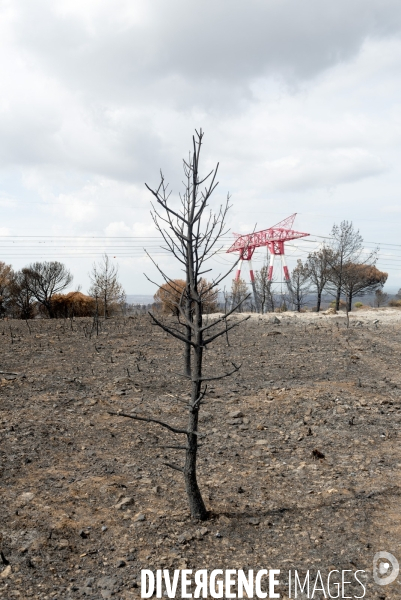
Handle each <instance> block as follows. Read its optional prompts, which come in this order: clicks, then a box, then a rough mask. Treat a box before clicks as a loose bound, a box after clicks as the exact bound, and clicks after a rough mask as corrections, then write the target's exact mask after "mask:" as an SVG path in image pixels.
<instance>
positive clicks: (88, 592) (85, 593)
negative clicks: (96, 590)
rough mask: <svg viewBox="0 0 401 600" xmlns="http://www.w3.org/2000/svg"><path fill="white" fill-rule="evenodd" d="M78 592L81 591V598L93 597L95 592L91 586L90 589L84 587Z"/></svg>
mask: <svg viewBox="0 0 401 600" xmlns="http://www.w3.org/2000/svg"><path fill="white" fill-rule="evenodd" d="M71 589H72V588H71ZM76 591H79V593H80V595H81V596H92V592H93V590H92V588H91V587H89V586H88V587H87V586H84V587H81V588H78V589H77V590H76Z"/></svg>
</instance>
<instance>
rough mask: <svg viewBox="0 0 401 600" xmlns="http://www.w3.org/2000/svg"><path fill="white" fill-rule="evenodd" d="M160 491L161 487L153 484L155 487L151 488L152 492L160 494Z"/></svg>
mask: <svg viewBox="0 0 401 600" xmlns="http://www.w3.org/2000/svg"><path fill="white" fill-rule="evenodd" d="M161 491H162V489H161V487H160V485H155V487H154V488H152V492H153V493H154V494H160V492H161Z"/></svg>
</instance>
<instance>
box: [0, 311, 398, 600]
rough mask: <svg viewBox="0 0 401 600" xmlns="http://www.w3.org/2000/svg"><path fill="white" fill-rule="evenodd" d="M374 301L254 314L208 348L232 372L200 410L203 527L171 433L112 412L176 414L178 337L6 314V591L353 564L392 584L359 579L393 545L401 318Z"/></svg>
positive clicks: (184, 395)
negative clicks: (363, 308)
mask: <svg viewBox="0 0 401 600" xmlns="http://www.w3.org/2000/svg"><path fill="white" fill-rule="evenodd" d="M378 314H379V313H377V312H375V311H372V312H371V316H370V317H369V318H363V319H360V320H359V321H358V318H357V316H355V317H354V316H352V317H351V318H350V327H349V328H347V327H346V319H345V318H344V317H342V316H338V315H332V316H331V315H330V316H320V315H315V316H313V317H309V318H305V315H302V314H301V315H295V314H294V313H284V314H282V315H280V318H279V319H277V318H276V317H274V318H273V319H272V318H271V317H269V315H265V316H257V315H254V316H252V317H251V319H250V320H249V321H247V322H246V323H244V324H242V325H241V327H238V328H235V329H234V330H233V331H232V332H230V333H229V335H228V338H226V337H225V336H222V337H220V338H219V339H218V340H217V341H216V343H215V344H214V345H213V346H210V347H209V348H208V349H207V350H206V351H205V371H207V372H208V373H211V374H213V373H218V372H220V371H221V370H222V369H223V370H228V369H229V366H230V365H231V364H232V362H234V363H235V364H237V365H239V364H241V369H240V370H239V371H238V372H237V373H235V374H234V375H233V376H232V377H229V378H225V379H222V380H218V381H216V382H212V384H213V385H212V384H211V385H210V386H209V388H208V391H207V395H206V398H205V403H204V405H203V406H202V408H201V411H200V427H199V430H200V433H201V434H202V437H201V439H200V448H199V456H198V480H199V486H200V489H201V491H202V494H203V497H204V499H205V502H206V505H207V510H208V511H209V518H208V520H206V521H203V522H195V521H193V520H191V519H190V517H189V511H188V506H187V499H186V496H185V488H184V482H183V478H182V474H181V473H179V472H178V471H175V470H172V469H171V468H169V467H168V466H166V465H165V463H166V462H168V463H170V464H175V465H182V460H183V458H182V456H183V452H182V451H181V450H179V449H171V448H170V449H169V448H167V447H166V446H171V445H176V444H177V443H180V442H181V438H178V437H177V436H176V435H175V434H174V433H171V432H170V431H168V430H166V429H162V428H161V427H159V426H158V425H157V424H155V423H146V422H139V421H134V420H130V419H127V418H124V417H121V416H114V415H111V414H109V412H118V411H123V412H126V413H132V411H133V410H135V411H136V412H137V414H141V415H142V416H145V417H146V415H150V414H151V415H153V416H156V417H157V416H159V417H160V419H163V420H164V421H168V422H169V423H171V424H172V425H173V426H174V427H184V426H185V422H186V414H185V403H187V402H188V387H187V384H186V382H185V380H184V379H183V378H181V377H180V376H179V375H178V374H177V372H178V371H180V368H179V365H181V363H182V345H180V344H179V342H177V341H175V340H174V339H172V338H171V337H168V336H167V335H166V334H165V333H164V332H163V331H161V330H160V329H159V328H157V327H155V326H153V325H152V324H151V320H150V318H149V317H148V316H146V315H145V316H134V317H130V318H123V317H121V318H115V319H109V320H106V321H102V322H101V327H100V330H99V334H98V335H96V332H94V331H93V330H92V321H91V319H85V318H82V319H74V320H53V319H40V320H34V321H31V322H29V323H28V322H24V321H17V320H13V321H2V322H1V323H0V356H1V361H0V362H1V365H0V370H1V373H0V378H1V385H0V406H1V413H0V486H1V487H0V490H1V502H0V533H1V550H2V555H1V556H2V558H1V561H2V562H3V565H2V566H1V569H0V570H1V571H2V572H1V576H0V598H2V599H4V600H9V599H11V598H21V599H25V598H41V599H44V600H46V599H50V598H52V599H53V598H58V599H60V600H61V599H62V600H64V599H70V598H71V599H72V598H80V597H86V596H88V597H93V598H110V597H113V598H123V599H128V598H137V597H139V595H140V589H139V587H138V586H139V583H140V582H139V577H140V570H141V569H144V568H146V569H161V568H168V569H174V568H188V569H194V570H195V569H202V568H209V569H213V568H222V569H227V568H230V569H246V570H247V569H255V570H257V569H262V568H266V569H268V568H278V569H298V570H299V571H300V572H303V571H304V570H306V569H316V570H317V569H322V570H326V571H328V570H329V569H339V570H342V569H350V570H353V571H355V570H356V569H363V570H366V571H367V575H368V576H367V578H366V579H365V581H364V582H365V585H366V586H367V590H368V592H367V597H369V599H371V598H386V600H387V599H390V598H396V597H398V596H397V585H398V584H397V583H394V584H392V585H391V586H387V588H385V593H383V589H378V586H375V585H374V584H373V583H372V577H371V572H372V558H373V555H374V553H375V552H378V551H379V550H386V551H388V552H392V553H394V554H395V556H397V555H398V556H400V548H401V537H400V513H399V493H400V481H399V468H400V465H401V450H400V444H399V435H400V434H399V427H400V420H401V410H400V409H401V375H400V370H399V362H400V361H399V356H400V350H401V326H400V323H399V322H396V321H394V320H391V319H388V320H386V319H384V318H383V319H380V320H379V322H378V323H374V320H375V319H376V317H377V315H378ZM209 318H213V317H209ZM233 318H234V319H235V318H238V319H240V318H242V317H241V316H240V315H238V316H234V317H233ZM277 320H278V322H277ZM183 407H184V408H183ZM369 574H370V575H369ZM349 589H350V590H352V586H351V587H350V588H349ZM360 590H361V588H360V587H358V588H357V591H356V593H357V594H358V595H359V594H360ZM280 592H281V595H282V597H284V598H285V597H286V594H288V590H286V588H285V586H284V585H282V586H281V588H280ZM315 597H319V596H318V595H316V596H315Z"/></svg>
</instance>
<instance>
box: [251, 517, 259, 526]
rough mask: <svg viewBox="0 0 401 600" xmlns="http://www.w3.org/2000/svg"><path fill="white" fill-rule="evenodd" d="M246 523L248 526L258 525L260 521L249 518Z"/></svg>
mask: <svg viewBox="0 0 401 600" xmlns="http://www.w3.org/2000/svg"><path fill="white" fill-rule="evenodd" d="M248 523H249V524H250V525H259V523H260V520H259V519H257V518H256V517H251V518H250V519H248Z"/></svg>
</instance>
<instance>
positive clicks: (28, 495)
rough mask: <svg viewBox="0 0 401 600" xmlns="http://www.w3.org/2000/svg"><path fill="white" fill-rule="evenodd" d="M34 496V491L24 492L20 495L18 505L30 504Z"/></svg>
mask: <svg viewBox="0 0 401 600" xmlns="http://www.w3.org/2000/svg"><path fill="white" fill-rule="evenodd" d="M34 497H35V494H34V493H32V492H24V493H23V494H21V495H20V496H18V499H17V504H18V506H25V504H28V502H31V500H33V498H34Z"/></svg>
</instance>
